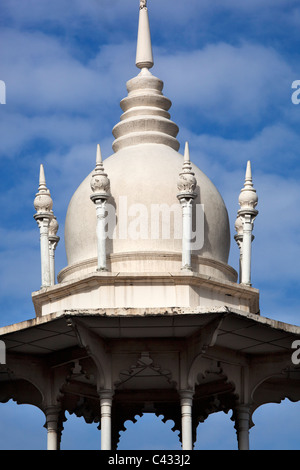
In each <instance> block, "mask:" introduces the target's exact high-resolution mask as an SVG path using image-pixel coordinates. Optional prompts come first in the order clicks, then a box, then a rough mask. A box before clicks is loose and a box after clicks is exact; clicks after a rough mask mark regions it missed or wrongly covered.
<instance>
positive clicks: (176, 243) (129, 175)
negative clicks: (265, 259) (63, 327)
mask: <svg viewBox="0 0 300 470" xmlns="http://www.w3.org/2000/svg"><path fill="white" fill-rule="evenodd" d="M182 164H183V156H182V155H180V154H179V153H178V152H176V151H175V150H174V149H172V148H171V147H169V146H166V145H163V144H139V145H134V146H129V147H125V148H123V149H121V150H119V151H118V152H117V153H115V154H113V155H112V156H110V157H109V158H107V159H106V160H104V168H105V172H106V173H107V174H108V177H109V179H110V192H111V197H110V198H109V199H108V201H107V203H108V204H110V205H112V206H113V207H115V213H116V221H117V222H116V226H115V238H114V239H110V238H108V239H107V254H108V257H109V258H110V259H113V258H114V256H115V258H116V259H117V258H118V255H119V258H120V255H122V254H124V255H125V258H126V257H127V260H129V258H130V254H131V255H133V254H134V255H135V260H137V258H139V260H140V261H141V260H143V262H142V263H140V269H139V271H147V270H148V269H147V267H146V268H145V262H146V263H147V259H148V260H150V259H153V258H152V257H151V255H155V256H158V257H160V258H161V257H162V256H163V255H165V258H168V257H169V258H170V260H172V261H173V262H174V260H175V259H176V260H177V263H178V261H180V255H181V250H182V241H181V239H180V238H179V237H178V236H177V235H178V234H177V233H174V223H171V227H170V236H169V237H168V236H166V238H165V239H164V238H163V236H162V234H161V233H160V235H159V239H155V238H154V236H153V218H151V214H152V211H153V209H155V208H156V207H157V206H155V205H161V204H165V205H166V206H165V207H167V208H172V206H173V208H174V207H175V206H176V207H178V210H179V212H178V213H179V214H180V213H181V208H180V204H179V202H178V200H177V197H176V196H177V193H178V190H177V181H178V175H179V173H180V171H181V169H182ZM193 171H194V173H195V177H196V179H197V188H196V194H197V197H196V199H195V201H194V207H196V205H197V204H202V205H203V206H202V207H203V209H204V227H203V230H204V239H203V241H204V243H203V247H200V248H198V249H196V250H193V254H194V255H198V256H200V257H201V258H203V260H206V259H208V260H212V261H215V262H217V264H218V263H225V264H226V263H227V260H228V255H229V248H230V229H229V221H228V214H227V210H226V207H225V204H224V202H223V199H222V197H221V196H220V194H219V192H218V190H217V189H216V187H215V186H214V185H213V183H212V182H211V181H210V180H209V178H208V177H207V176H206V175H205V174H204V173H203V172H202V171H201V170H200V169H199V168H197V167H195V166H193ZM91 174H92V173H91ZM91 174H90V175H88V176H87V178H86V179H85V180H84V181H83V182H82V183H81V185H80V186H79V188H78V189H77V190H76V192H75V194H74V195H73V197H72V199H71V202H70V204H69V208H68V212H67V217H66V223H65V246H66V253H67V259H68V268H69V269H67V270H66V272H65V274H64V275H63V276H62V274H63V273H61V278H63V279H65V278H66V276H67V278H68V275H70V272H71V271H76V276H78V273H80V271H82V272H86V270H87V269H88V266H89V265H90V266H91V267H92V265H95V264H96V258H97V237H96V210H95V205H94V204H93V202H92V201H91V200H90V195H91V187H90V181H91ZM137 204H139V206H138V205H137ZM135 210H136V212H135ZM195 210H196V209H195ZM144 214H146V215H147V216H148V219H147V220H143V221H142V223H143V227H142V231H141V233H140V238H138V239H137V237H138V236H139V232H140V229H141V227H140V226H139V222H140V221H141V217H142V216H144ZM125 215H128V217H127V219H126V218H124V217H125ZM126 220H127V222H126ZM126 224H127V230H126ZM151 224H152V227H151ZM200 224H201V226H200ZM132 227H134V228H136V230H133V231H132ZM151 229H152V232H151ZM124 230H125V231H124ZM199 230H202V223H201V220H200V221H199V224H198V231H199ZM120 232H121V233H120ZM200 236H201V234H200ZM123 237H124V238H123ZM196 248H197V247H196ZM172 255H174V256H175V258H174V256H173V258H172ZM155 256H154V258H155ZM203 260H202V261H203ZM149 262H150V261H149ZM195 262H196V264H201V259H198V258H196V261H195ZM206 264H207V263H206ZM137 266H138V265H137V264H136V263H135V268H134V270H135V271H136V270H137V269H138V267H137ZM71 267H73V269H70V268H71ZM127 267H128V268H127V269H128V270H129V271H130V263H128V262H127ZM148 268H149V263H148ZM166 268H167V269H168V270H169V267H168V266H166ZM228 268H229V267H228ZM116 269H117V270H118V269H119V265H116ZM179 269H180V268H179ZM179 269H178V270H179ZM224 269H225V270H226V268H225V266H224ZM111 270H112V271H113V270H114V269H113V266H112V267H111ZM125 270H126V269H125V268H124V265H123V267H122V271H125ZM153 270H155V271H159V270H160V269H159V266H158V265H157V269H155V268H154V267H153ZM196 270H197V271H198V269H196ZM226 271H227V270H226ZM232 271H233V270H232ZM230 273H231V274H230V278H232V272H231V270H230ZM226 277H227V276H226Z"/></svg>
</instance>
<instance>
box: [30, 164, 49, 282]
mask: <svg viewBox="0 0 300 470" xmlns="http://www.w3.org/2000/svg"><path fill="white" fill-rule="evenodd" d="M52 206H53V201H52V199H51V196H50V192H49V190H48V188H47V186H46V179H45V173H44V167H43V165H41V166H40V178H39V189H38V193H37V194H36V196H35V200H34V207H35V209H36V214H34V218H35V220H36V221H37V224H38V227H39V229H40V249H41V277H42V287H49V286H50V284H51V280H50V255H49V225H50V221H51V219H52V213H51V210H52Z"/></svg>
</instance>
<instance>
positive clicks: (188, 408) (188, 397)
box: [180, 390, 194, 450]
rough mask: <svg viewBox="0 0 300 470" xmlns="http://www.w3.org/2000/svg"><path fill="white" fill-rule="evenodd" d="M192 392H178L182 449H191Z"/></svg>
mask: <svg viewBox="0 0 300 470" xmlns="http://www.w3.org/2000/svg"><path fill="white" fill-rule="evenodd" d="M193 394H194V392H191V391H190V390H182V391H181V392H180V406H181V441H182V450H193V433H192V406H193Z"/></svg>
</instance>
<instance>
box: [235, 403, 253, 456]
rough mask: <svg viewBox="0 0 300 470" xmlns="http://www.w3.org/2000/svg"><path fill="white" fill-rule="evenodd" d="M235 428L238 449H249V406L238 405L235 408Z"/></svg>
mask: <svg viewBox="0 0 300 470" xmlns="http://www.w3.org/2000/svg"><path fill="white" fill-rule="evenodd" d="M234 427H235V429H236V434H237V440H238V448H239V450H249V429H250V406H249V405H239V406H237V408H236V409H235V426H234Z"/></svg>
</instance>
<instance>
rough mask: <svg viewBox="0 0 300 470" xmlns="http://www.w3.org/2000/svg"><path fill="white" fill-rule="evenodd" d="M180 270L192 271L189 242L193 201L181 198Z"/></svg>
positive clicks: (190, 238) (191, 228)
mask: <svg viewBox="0 0 300 470" xmlns="http://www.w3.org/2000/svg"><path fill="white" fill-rule="evenodd" d="M180 203H181V207H182V268H183V269H192V262H191V241H192V230H193V226H192V224H193V199H192V198H182V199H181V200H180Z"/></svg>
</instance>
